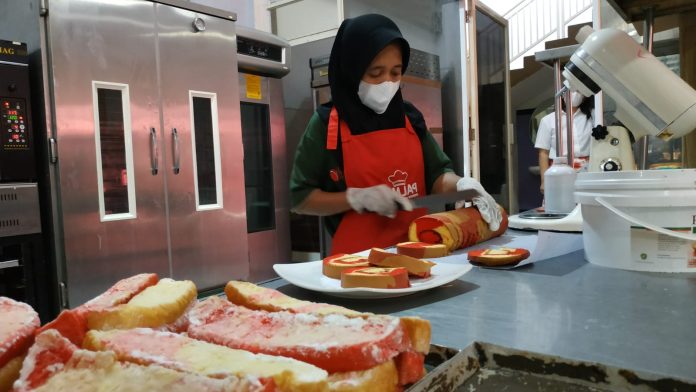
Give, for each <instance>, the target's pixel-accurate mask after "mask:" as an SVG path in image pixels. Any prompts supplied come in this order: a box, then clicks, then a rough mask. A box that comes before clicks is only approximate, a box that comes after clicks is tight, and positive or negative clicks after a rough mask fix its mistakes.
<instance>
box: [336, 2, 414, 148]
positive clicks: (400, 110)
mask: <svg viewBox="0 0 696 392" xmlns="http://www.w3.org/2000/svg"><path fill="white" fill-rule="evenodd" d="M393 42H396V43H398V44H399V45H401V55H402V57H403V60H402V61H403V68H402V71H401V72H402V73H403V72H405V71H406V66H407V65H408V58H409V53H410V47H409V45H408V42H407V41H406V40H405V39H404V37H403V36H402V35H401V31H399V28H398V27H397V26H396V24H395V23H394V22H392V21H391V20H390V19H389V18H387V17H386V16H383V15H377V14H367V15H362V16H358V17H356V18H351V19H346V20H344V21H343V23H341V27H340V28H339V29H338V33H337V34H336V39H335V41H334V44H333V47H332V48H331V57H330V59H329V85H330V87H331V98H332V100H333V104H334V106H335V107H336V110H337V111H338V115H339V118H340V119H341V120H343V121H345V122H347V123H348V126H349V127H350V130H351V132H352V133H354V134H361V133H365V132H369V131H374V130H379V129H390V128H402V127H404V105H403V98H402V97H401V89H399V91H398V92H397V93H396V94H395V95H394V98H392V100H391V102H390V103H389V106H388V107H387V110H386V111H385V112H384V113H382V114H377V113H375V112H374V111H373V110H372V109H370V108H368V107H367V106H365V105H363V104H362V102H360V98H358V86H359V85H360V80H361V79H362V77H363V74H364V73H365V70H366V69H367V67H368V66H369V65H370V63H371V62H372V60H373V59H374V58H375V56H377V54H378V53H379V52H380V51H381V50H382V49H384V48H385V47H386V46H387V45H389V44H391V43H393Z"/></svg>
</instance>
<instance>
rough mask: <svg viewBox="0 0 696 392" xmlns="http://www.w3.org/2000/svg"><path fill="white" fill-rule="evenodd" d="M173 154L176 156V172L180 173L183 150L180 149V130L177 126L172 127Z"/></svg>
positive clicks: (174, 168)
mask: <svg viewBox="0 0 696 392" xmlns="http://www.w3.org/2000/svg"><path fill="white" fill-rule="evenodd" d="M172 155H173V156H174V159H173V161H174V165H173V166H174V167H173V170H174V174H179V167H180V164H179V163H180V161H181V151H180V150H179V132H178V131H177V130H176V128H172Z"/></svg>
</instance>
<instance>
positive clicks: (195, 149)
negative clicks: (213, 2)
mask: <svg viewBox="0 0 696 392" xmlns="http://www.w3.org/2000/svg"><path fill="white" fill-rule="evenodd" d="M156 13H157V25H158V37H159V56H160V80H161V92H162V115H163V119H164V132H163V135H164V140H165V141H166V143H165V144H164V145H163V150H164V151H165V153H166V154H167V155H168V156H169V157H168V159H167V162H166V163H165V166H164V167H163V168H162V169H163V170H165V171H166V176H167V194H168V203H169V227H170V238H171V244H170V247H171V259H172V271H173V278H175V279H191V280H193V281H194V282H195V283H196V285H197V287H198V289H199V290H205V289H208V288H212V287H215V286H219V285H223V284H224V283H226V282H227V281H228V280H230V279H235V278H247V277H248V273H249V261H248V255H247V235H246V219H245V202H244V193H243V192H242V191H241V190H242V189H244V167H243V156H244V155H243V150H242V137H241V134H242V133H241V126H240V117H239V98H238V86H237V58H236V35H235V27H234V23H233V22H231V21H227V20H223V19H219V18H215V17H212V16H208V15H203V14H197V13H195V12H192V11H187V10H182V9H177V8H172V7H168V6H165V5H161V4H157V5H156Z"/></svg>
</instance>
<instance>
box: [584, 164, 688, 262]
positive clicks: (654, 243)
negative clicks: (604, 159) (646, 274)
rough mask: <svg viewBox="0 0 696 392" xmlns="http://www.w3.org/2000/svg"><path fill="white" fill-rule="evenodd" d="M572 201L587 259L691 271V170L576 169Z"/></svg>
mask: <svg viewBox="0 0 696 392" xmlns="http://www.w3.org/2000/svg"><path fill="white" fill-rule="evenodd" d="M575 201H576V202H578V203H580V204H581V205H582V217H583V227H582V237H583V243H584V246H585V258H586V259H587V260H588V261H589V262H591V263H593V264H598V265H602V266H605V267H612V268H621V269H628V270H636V271H654V272H696V170H694V169H686V170H649V171H648V170H645V171H620V172H602V173H596V172H593V173H579V174H578V178H577V180H576V182H575Z"/></svg>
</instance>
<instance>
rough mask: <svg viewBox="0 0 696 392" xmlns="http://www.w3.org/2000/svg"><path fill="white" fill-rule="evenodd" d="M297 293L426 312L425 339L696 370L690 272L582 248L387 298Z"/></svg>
mask: <svg viewBox="0 0 696 392" xmlns="http://www.w3.org/2000/svg"><path fill="white" fill-rule="evenodd" d="M265 286H267V287H273V288H277V289H279V290H280V291H282V292H284V293H286V294H288V295H290V296H293V297H296V298H300V299H306V300H311V301H319V302H328V303H333V304H338V305H343V306H346V307H349V308H352V309H356V310H360V311H367V312H375V313H387V314H393V315H399V316H407V315H409V316H410V315H416V316H420V317H423V318H426V319H428V320H430V322H431V324H432V331H433V338H432V341H433V343H436V344H441V345H445V346H450V347H455V348H464V347H466V346H467V345H469V344H470V343H471V342H473V341H482V342H489V343H494V344H498V345H503V346H507V347H511V348H516V349H521V350H529V351H535V352H539V353H543V354H550V355H557V356H561V357H565V358H569V359H577V360H586V361H596V362H600V363H603V364H606V365H613V366H619V367H625V368H629V369H634V370H642V371H649V372H654V373H661V374H664V375H668V376H672V377H681V378H687V379H691V380H694V379H696V273H695V274H662V273H646V272H632V271H623V270H615V269H610V268H604V267H599V266H596V265H593V264H590V263H588V262H586V261H585V260H584V258H583V253H582V251H577V252H574V253H570V254H568V255H565V256H561V257H557V258H553V259H548V260H544V261H540V262H537V263H534V264H530V265H527V266H523V267H520V268H518V269H515V270H487V269H481V268H477V267H474V269H473V270H472V271H471V272H469V273H467V274H465V275H464V276H463V277H462V278H461V279H459V280H457V281H455V282H454V283H453V284H450V285H448V286H444V287H439V288H436V289H432V290H429V291H425V292H421V293H417V294H413V295H409V296H405V297H399V298H392V299H372V300H350V299H342V298H336V297H331V296H328V295H325V294H320V293H315V292H312V291H308V290H304V289H301V288H298V287H295V286H293V285H291V284H289V283H287V282H286V281H284V280H282V279H279V280H274V281H271V282H267V283H266V284H265Z"/></svg>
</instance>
